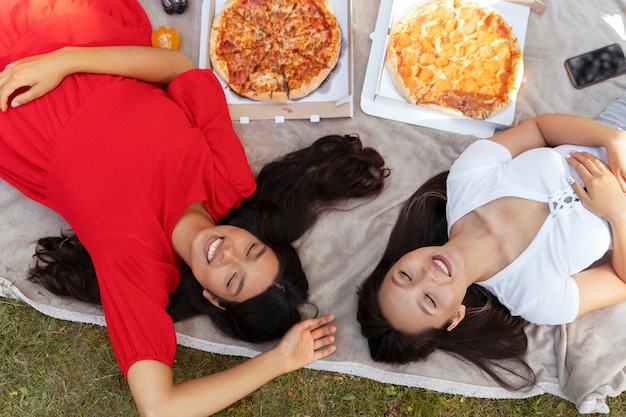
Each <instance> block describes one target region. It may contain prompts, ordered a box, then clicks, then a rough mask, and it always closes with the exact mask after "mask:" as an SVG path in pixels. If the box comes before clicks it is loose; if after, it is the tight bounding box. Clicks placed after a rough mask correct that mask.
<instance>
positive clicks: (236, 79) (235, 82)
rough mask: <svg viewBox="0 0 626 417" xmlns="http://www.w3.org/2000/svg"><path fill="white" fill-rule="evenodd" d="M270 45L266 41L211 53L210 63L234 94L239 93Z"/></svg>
mask: <svg viewBox="0 0 626 417" xmlns="http://www.w3.org/2000/svg"><path fill="white" fill-rule="evenodd" d="M271 46H272V44H271V42H269V41H266V42H264V43H262V44H260V45H258V46H257V47H256V48H248V49H240V50H237V51H233V52H216V53H215V54H213V53H212V54H211V64H212V66H213V70H214V71H215V72H216V73H217V75H219V76H220V78H222V79H223V80H228V86H229V87H230V88H231V89H232V90H233V91H234V92H235V93H236V94H241V91H242V89H243V85H244V84H245V83H246V82H247V81H248V79H249V78H250V75H251V74H252V73H253V72H254V71H255V69H256V67H257V65H258V64H259V62H261V61H262V60H263V58H264V57H265V56H266V55H267V53H268V51H269V50H270V49H271Z"/></svg>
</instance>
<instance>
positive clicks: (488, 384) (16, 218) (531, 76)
mask: <svg viewBox="0 0 626 417" xmlns="http://www.w3.org/2000/svg"><path fill="white" fill-rule="evenodd" d="M205 1H209V0H205ZM386 1H391V0H352V25H351V26H352V27H351V28H350V29H351V31H352V42H353V59H354V97H353V98H354V117H352V118H339V119H323V120H321V121H320V122H318V123H313V122H311V121H309V120H298V121H292V120H287V121H285V122H284V123H275V121H274V120H270V121H251V122H250V123H249V124H241V123H239V122H236V123H235V129H236V131H237V133H238V134H239V135H240V137H241V140H242V141H243V143H244V145H245V147H246V150H247V153H248V156H249V160H250V163H251V164H252V166H253V168H254V170H255V172H256V171H257V170H258V169H259V168H260V167H261V166H262V165H263V164H264V163H266V162H268V161H269V160H271V159H273V158H275V157H277V156H278V155H281V154H283V153H286V152H288V151H291V150H294V149H296V148H300V147H302V146H305V145H307V144H309V143H311V142H312V141H313V140H315V139H316V138H318V137H320V136H323V135H326V134H331V133H333V134H334V133H337V134H349V133H357V134H359V136H360V137H361V138H362V140H363V141H364V142H365V144H367V145H371V146H374V147H376V148H377V149H378V150H379V151H380V152H381V153H382V154H383V156H384V157H385V159H386V161H387V164H388V166H389V167H390V168H391V169H392V174H391V176H390V178H389V182H388V185H387V187H386V189H385V191H384V192H383V193H382V195H381V196H380V197H378V198H376V199H375V200H371V201H358V202H352V203H349V204H346V205H345V207H343V208H344V209H350V210H339V211H333V212H330V213H328V214H325V215H324V216H322V218H321V219H320V220H319V222H318V223H317V224H316V226H315V227H314V228H313V230H311V231H310V232H309V233H307V234H306V236H304V237H303V238H302V239H301V240H300V241H299V242H298V244H299V250H300V254H301V256H302V260H303V263H304V267H305V269H306V271H307V273H308V276H309V280H310V287H311V291H310V299H311V301H312V302H313V303H315V304H316V305H317V306H318V307H319V311H320V313H327V312H332V313H334V314H335V315H336V317H337V319H336V325H337V327H338V333H337V346H338V349H337V351H336V353H334V354H333V355H331V356H330V357H328V358H327V359H325V360H323V361H318V362H316V363H314V364H313V365H312V366H311V368H314V369H322V370H330V371H337V372H343V373H347V374H354V375H359V376H363V377H367V378H371V379H374V380H378V381H382V382H387V383H394V384H401V385H407V386H414V387H423V388H427V389H431V390H436V391H442V392H448V393H454V394H461V395H466V396H473V397H483V398H521V397H529V396H534V395H538V394H542V393H551V394H554V395H556V396H559V397H562V398H565V399H568V400H570V401H572V402H574V403H575V404H576V406H577V408H578V410H579V411H580V412H581V413H591V412H608V411H609V410H608V408H607V406H606V403H605V399H606V397H607V396H616V395H619V394H620V393H621V392H622V391H624V390H625V389H626V376H625V374H624V367H625V366H626V330H624V328H625V327H626V326H625V325H626V303H625V304H622V305H617V306H614V307H611V308H607V309H604V310H600V311H596V312H593V313H590V314H588V315H586V316H585V317H583V318H582V319H579V320H577V321H576V322H574V323H572V324H570V325H567V326H556V327H554V326H529V328H528V336H529V340H530V343H529V348H528V355H527V358H526V359H527V361H528V363H529V364H530V365H531V366H532V368H533V369H534V371H535V372H536V374H537V379H538V381H537V385H536V386H535V387H533V388H532V389H531V390H529V391H516V392H513V391H507V390H505V389H502V388H500V387H499V386H498V385H497V384H495V383H494V382H493V381H491V380H490V379H489V378H487V377H486V376H484V375H483V374H482V373H481V372H480V371H478V370H477V369H476V368H475V367H473V366H471V365H468V364H466V363H464V362H462V361H461V360H459V359H456V358H454V357H452V356H451V355H449V354H445V353H441V352H438V353H436V354H434V355H433V356H432V357H431V358H429V359H428V360H427V361H425V362H419V363H412V364H409V365H406V366H397V367H395V366H386V365H381V364H377V363H374V362H373V361H371V360H370V357H369V354H368V349H367V344H366V342H365V340H364V339H363V338H362V337H361V335H360V331H359V325H358V322H357V321H356V317H355V316H356V314H355V311H356V295H355V291H356V288H357V286H358V285H359V283H360V282H361V281H362V279H363V278H364V277H365V276H367V274H368V272H369V271H370V270H371V269H372V268H373V267H374V265H375V264H376V262H377V261H378V259H379V257H380V256H381V254H382V251H383V249H384V247H385V244H386V240H387V237H388V234H389V232H390V229H391V227H392V225H393V223H394V221H395V218H396V216H397V214H398V211H399V209H400V206H401V204H402V202H403V201H404V200H405V199H406V198H407V197H408V196H409V195H410V194H412V193H413V191H414V190H415V189H416V188H417V187H418V186H419V185H420V184H421V183H422V182H423V181H424V180H426V179H427V178H428V177H430V176H431V175H432V174H435V173H437V172H439V171H441V170H444V169H447V168H448V167H449V166H450V164H451V163H452V161H453V160H454V159H455V158H456V157H457V156H458V155H459V153H460V152H461V151H463V149H465V148H466V147H467V146H468V145H469V144H470V143H471V142H473V141H474V140H477V138H476V137H475V136H472V135H461V134H456V133H449V132H445V131H440V130H434V129H430V128H424V127H420V126H416V125H414V124H410V123H405V122H399V121H393V120H388V119H384V118H380V117H374V116H371V115H368V114H366V113H364V112H363V111H362V110H361V108H360V105H359V104H360V100H361V91H362V87H363V82H364V78H365V71H366V66H367V62H368V57H369V54H370V48H371V45H372V40H371V38H370V34H371V33H372V32H373V31H374V28H375V24H376V18H377V14H378V12H379V6H380V4H381V2H386ZM140 2H141V3H142V4H143V6H144V8H145V9H146V11H147V13H148V15H149V16H150V17H151V19H152V22H153V26H154V27H155V28H156V27H158V26H160V25H165V26H168V27H175V28H177V30H178V31H179V33H180V34H181V37H182V47H181V49H182V50H183V51H184V52H186V53H188V54H189V55H190V56H191V57H192V58H193V59H194V60H196V62H198V58H199V55H200V51H199V45H200V32H201V26H202V25H201V6H202V0H188V2H189V6H188V8H187V10H186V11H185V13H183V14H181V15H167V14H166V13H165V12H164V11H163V10H162V9H161V5H160V2H159V0H140ZM544 3H546V4H547V5H548V10H547V12H546V13H545V14H544V15H539V14H537V13H530V17H529V19H528V30H527V36H526V39H525V47H524V64H525V71H524V81H523V84H522V86H521V90H520V92H519V96H518V100H517V107H516V114H517V115H518V116H519V117H521V118H525V117H529V116H533V115H537V114H541V113H548V112H567V113H575V114H579V115H584V116H589V117H594V116H596V115H597V114H599V113H600V112H601V111H602V110H603V109H604V108H605V107H606V106H607V105H609V104H610V103H611V102H612V101H613V100H614V99H616V98H617V97H619V96H620V95H621V94H622V92H623V91H624V90H626V76H622V77H618V78H614V79H613V80H610V81H607V82H604V83H601V84H599V85H596V86H592V87H589V88H586V89H583V90H576V89H574V88H573V87H572V86H571V84H570V82H569V80H568V78H567V76H566V73H565V70H564V68H563V61H564V60H565V59H566V58H567V57H569V56H572V55H577V54H579V53H582V52H586V51H588V50H591V49H595V48H597V47H600V46H604V45H606V44H609V43H614V42H617V43H620V44H621V45H622V46H626V36H625V34H624V15H625V12H626V0H602V1H600V0H578V1H575V2H570V1H565V0H544ZM624 116H625V117H626V115H624ZM0 160H1V156H0ZM0 213H1V214H0V277H3V279H2V282H3V285H4V287H5V288H4V291H5V295H8V294H9V292H10V293H12V294H13V295H15V296H18V297H20V298H22V299H24V300H25V301H27V302H28V303H29V304H31V305H32V306H33V307H34V308H36V309H38V310H40V311H41V312H43V313H45V314H49V315H51V316H54V317H58V318H62V319H68V320H72V321H81V322H89V323H97V324H103V323H104V320H103V318H102V314H101V311H100V309H98V308H94V307H91V306H86V305H84V304H81V303H79V302H73V301H68V300H63V299H59V298H56V297H54V296H51V295H50V294H48V293H46V292H45V291H43V290H42V289H41V288H39V287H36V286H33V285H31V284H30V283H29V282H27V281H26V280H25V276H26V271H27V268H28V265H29V262H31V255H32V254H33V250H34V243H33V242H34V241H35V240H36V239H37V238H38V237H40V236H44V235H50V234H57V233H58V232H59V231H60V229H61V228H62V227H64V226H66V224H65V223H64V221H63V219H61V218H60V217H59V216H58V215H56V214H55V213H53V212H51V211H50V210H48V209H46V208H44V207H42V206H40V205H38V204H36V203H33V202H31V201H29V200H28V199H27V198H25V197H24V196H22V195H21V194H19V193H18V192H17V191H16V190H15V189H13V188H12V187H11V186H9V185H8V184H6V183H5V182H2V181H0ZM177 330H178V341H179V343H180V344H182V345H185V346H189V347H193V348H198V349H202V350H206V351H211V352H216V353H220V354H225V355H241V356H253V355H255V354H257V352H258V351H260V350H263V349H266V348H267V346H266V345H251V344H246V343H242V342H239V341H236V340H231V339H229V338H226V337H224V336H222V335H221V334H220V333H219V332H217V331H216V330H215V329H214V327H213V326H212V324H211V323H210V322H209V321H208V319H205V318H195V319H191V320H188V321H186V322H182V323H178V324H177ZM183 366H184V365H183Z"/></svg>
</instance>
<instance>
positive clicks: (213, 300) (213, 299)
mask: <svg viewBox="0 0 626 417" xmlns="http://www.w3.org/2000/svg"><path fill="white" fill-rule="evenodd" d="M202 295H203V296H204V298H206V299H207V300H209V302H211V304H213V305H214V306H215V307H217V308H219V309H220V310H226V308H225V307H222V306H221V305H220V301H219V300H218V299H217V297H215V296H214V295H213V294H211V292H210V291H209V290H204V291H202Z"/></svg>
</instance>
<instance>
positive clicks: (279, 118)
mask: <svg viewBox="0 0 626 417" xmlns="http://www.w3.org/2000/svg"><path fill="white" fill-rule="evenodd" d="M226 1H227V0H203V2H202V25H201V32H200V53H199V67H200V68H211V60H210V58H209V36H210V30H211V23H212V22H213V17H214V16H215V14H216V13H218V12H219V11H220V10H222V8H223V7H224V4H226ZM329 1H330V3H331V5H332V7H333V10H334V12H335V16H336V17H337V20H338V22H339V25H340V27H341V55H340V56H339V60H338V61H337V65H336V66H335V68H334V69H333V70H332V71H331V73H330V75H329V76H328V78H327V79H326V80H325V81H324V82H323V83H322V85H320V87H319V88H318V89H317V90H315V91H314V92H312V93H311V94H309V95H308V96H306V97H303V98H300V99H297V100H289V101H286V102H281V103H275V102H260V101H255V100H250V99H248V98H244V97H240V96H238V95H236V94H235V93H233V92H232V91H231V89H230V88H228V86H227V85H226V83H225V82H224V81H223V80H221V79H220V81H221V83H222V85H223V86H224V92H225V94H226V101H227V102H228V109H229V111H230V115H231V118H232V119H233V120H235V121H240V122H242V123H247V122H249V121H250V120H262V119H274V120H275V121H276V122H277V123H281V122H283V121H284V120H286V119H309V120H311V121H312V122H317V121H319V120H320V119H324V118H334V117H353V111H354V107H353V102H354V100H353V92H352V91H353V86H352V84H353V75H352V72H353V62H352V0H329ZM218 78H219V76H218Z"/></svg>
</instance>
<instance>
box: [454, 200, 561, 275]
mask: <svg viewBox="0 0 626 417" xmlns="http://www.w3.org/2000/svg"><path fill="white" fill-rule="evenodd" d="M548 214H549V209H548V206H547V204H546V203H545V202H539V201H533V200H525V199H521V198H517V197H502V198H499V199H496V200H494V201H491V202H489V203H487V204H485V205H484V206H481V207H479V208H478V209H475V210H474V211H472V212H470V213H468V214H466V215H465V216H463V217H462V218H461V219H459V220H458V221H457V222H456V223H454V225H452V228H451V229H450V241H452V243H453V244H454V245H455V247H458V248H459V250H460V251H461V252H462V253H463V256H464V259H465V262H467V268H468V271H467V273H468V274H469V278H470V280H472V281H473V282H477V281H484V280H486V279H489V278H491V277H492V276H494V275H495V274H497V273H498V272H500V271H501V270H503V269H504V268H506V267H507V266H508V265H510V264H511V263H512V262H513V261H515V259H517V257H519V256H520V254H521V253H522V252H524V251H525V250H526V248H528V246H529V245H530V243H531V242H532V241H533V239H534V238H535V236H536V235H537V233H538V231H539V229H540V228H541V226H542V224H543V223H544V221H545V219H546V217H547V215H548Z"/></svg>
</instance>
